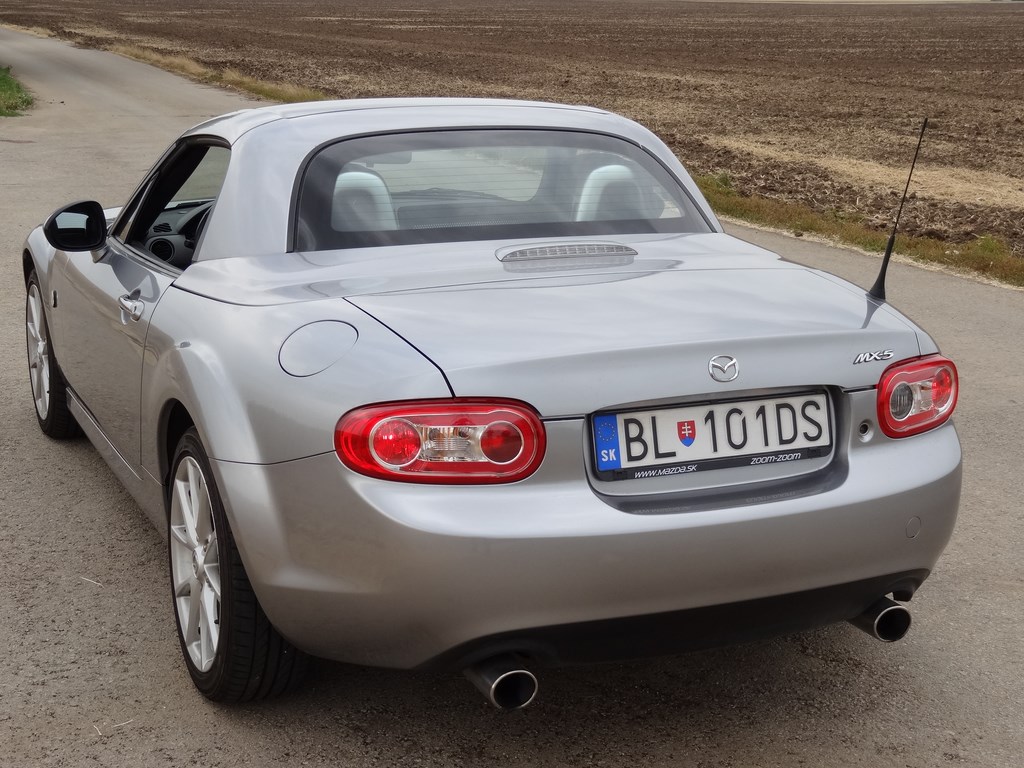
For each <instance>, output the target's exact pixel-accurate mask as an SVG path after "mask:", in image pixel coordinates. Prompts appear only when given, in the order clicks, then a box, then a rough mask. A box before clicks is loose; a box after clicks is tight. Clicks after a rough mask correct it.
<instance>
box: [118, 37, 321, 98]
mask: <svg viewBox="0 0 1024 768" xmlns="http://www.w3.org/2000/svg"><path fill="white" fill-rule="evenodd" d="M108 50H110V51H112V52H114V53H117V54H120V55H121V56H126V57H128V58H129V59H135V60H136V61H143V62H145V63H147V64H152V65H153V66H156V67H160V68H161V69H165V70H167V71H169V72H176V73H178V74H179V75H184V76H185V77H188V78H190V79H192V80H196V81H198V82H200V83H207V84H210V85H221V86H225V87H228V88H234V89H236V90H239V91H245V92H246V93H250V94H252V95H254V96H258V97H260V98H262V99H267V100H269V101H280V102H296V101H320V100H321V99H328V98H330V96H328V95H327V94H326V93H324V92H323V91H318V90H316V89H314V88H306V87H304V86H298V85H292V84H290V83H274V82H268V81H266V80H258V79H256V78H254V77H249V76H248V75H244V74H242V73H241V72H238V71H236V70H234V69H224V70H219V71H218V70H216V69H213V68H211V67H207V66H206V65H204V64H201V63H199V62H198V61H195V60H194V59H190V58H188V57H186V56H175V55H170V54H166V53H160V52H158V51H153V50H150V49H148V48H140V47H138V46H134V45H112V46H110V47H109V48H108Z"/></svg>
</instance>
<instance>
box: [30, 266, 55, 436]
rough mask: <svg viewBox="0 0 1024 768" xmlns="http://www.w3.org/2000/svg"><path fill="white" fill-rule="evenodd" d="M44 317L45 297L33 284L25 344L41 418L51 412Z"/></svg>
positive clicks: (34, 397)
mask: <svg viewBox="0 0 1024 768" xmlns="http://www.w3.org/2000/svg"><path fill="white" fill-rule="evenodd" d="M49 343H50V340H49V337H48V336H47V333H46V321H45V319H44V317H43V297H42V296H41V295H40V293H39V286H38V285H36V283H35V282H32V283H31V284H30V285H29V288H28V298H27V300H26V304H25V344H26V346H27V348H28V375H29V380H30V381H31V383H32V400H33V401H34V402H35V405H36V413H38V414H39V418H40V419H42V420H45V419H46V416H47V414H49V412H50V350H49Z"/></svg>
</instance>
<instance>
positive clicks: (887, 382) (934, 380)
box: [877, 355, 959, 437]
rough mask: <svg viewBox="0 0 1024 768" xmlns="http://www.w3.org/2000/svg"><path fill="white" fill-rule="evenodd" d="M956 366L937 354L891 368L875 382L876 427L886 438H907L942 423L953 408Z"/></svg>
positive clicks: (955, 392)
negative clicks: (878, 427)
mask: <svg viewBox="0 0 1024 768" xmlns="http://www.w3.org/2000/svg"><path fill="white" fill-rule="evenodd" d="M958 394H959V383H958V379H957V372H956V366H955V365H953V363H952V362H951V361H950V360H947V359H946V358H944V357H941V356H939V355H932V356H931V357H921V358H917V359H916V360H904V361H903V362H900V363H897V364H896V365H893V366H890V367H889V368H887V369H886V371H885V373H883V374H882V378H881V380H880V381H879V382H878V406H877V407H878V425H879V426H880V427H881V428H882V432H884V433H885V434H886V435H888V436H889V437H910V436H911V435H917V434H920V433H921V432H927V431H928V430H929V429H935V427H937V426H939V425H941V424H944V423H945V422H946V421H947V420H948V419H949V417H950V416H952V415H953V409H954V408H956V401H957V396H958Z"/></svg>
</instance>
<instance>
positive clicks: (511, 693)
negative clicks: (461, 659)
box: [465, 654, 537, 710]
mask: <svg viewBox="0 0 1024 768" xmlns="http://www.w3.org/2000/svg"><path fill="white" fill-rule="evenodd" d="M465 675H466V677H467V678H469V681H470V682H471V683H473V685H475V686H476V688H477V690H479V691H480V693H482V694H483V695H484V698H486V699H487V700H488V701H489V702H491V704H493V705H494V706H495V707H497V708H498V709H505V710H511V709H522V708H523V707H526V706H528V705H529V704H530V702H532V701H533V700H534V698H536V696H537V678H536V677H534V675H533V673H532V672H530V670H528V669H526V668H525V666H524V665H523V663H522V660H521V659H519V658H518V657H517V656H514V655H513V654H503V655H501V656H494V657H493V658H490V659H487V660H485V661H482V662H480V663H479V664H476V665H474V666H472V667H469V668H468V669H466V671H465Z"/></svg>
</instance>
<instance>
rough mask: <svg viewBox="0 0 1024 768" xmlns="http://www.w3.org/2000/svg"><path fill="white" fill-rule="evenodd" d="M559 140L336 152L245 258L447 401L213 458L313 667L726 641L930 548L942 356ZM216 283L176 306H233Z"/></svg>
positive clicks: (943, 418)
mask: <svg viewBox="0 0 1024 768" xmlns="http://www.w3.org/2000/svg"><path fill="white" fill-rule="evenodd" d="M615 119H616V120H618V118H615ZM593 120H595V121H596V120H597V118H593ZM474 124H476V123H474ZM480 124H483V123H480ZM507 124H509V123H508V122H506V123H505V125H507ZM609 125H611V124H609ZM570 129H571V126H570V125H561V126H559V127H558V129H557V130H552V131H535V130H525V129H524V130H515V131H513V130H509V129H505V128H501V129H497V128H496V129H493V130H490V129H488V130H482V129H476V128H474V129H473V130H466V131H460V130H454V129H453V130H451V131H444V130H436V131H432V132H430V133H429V134H416V133H409V132H402V133H398V132H396V133H394V134H381V135H380V136H379V137H376V136H375V137H369V138H367V137H359V138H356V139H353V140H351V141H346V142H342V141H339V142H336V143H335V144H333V145H331V146H329V147H327V148H326V149H323V150H322V151H321V152H320V154H319V155H316V156H314V157H313V159H312V160H311V161H310V162H309V164H308V167H306V168H305V170H304V175H302V176H301V177H300V178H301V179H302V185H305V186H302V185H300V188H299V189H298V194H297V198H296V204H295V211H296V213H295V216H296V221H295V233H294V244H295V249H296V250H298V251H300V252H301V253H300V254H297V255H296V259H294V260H293V261H287V260H281V259H277V260H274V261H273V263H272V264H271V263H270V262H269V261H268V262H267V265H266V268H263V267H261V266H260V264H261V262H260V261H259V260H258V259H254V260H252V261H251V265H252V267H251V268H252V269H254V270H262V271H260V272H258V276H259V278H260V281H262V283H263V287H262V288H261V290H263V294H262V295H261V296H260V297H257V299H255V300H254V301H260V302H266V303H270V302H272V301H282V302H283V301H286V300H288V297H289V296H292V295H302V296H303V297H305V299H306V300H308V299H309V297H311V296H313V295H314V294H315V297H316V298H317V299H318V300H319V301H323V302H328V303H329V302H331V301H334V302H345V303H346V305H347V307H348V308H349V309H351V308H352V307H355V308H357V309H358V310H360V312H361V313H362V315H361V319H360V320H359V321H358V322H354V321H351V320H348V321H347V322H353V324H354V325H355V326H357V328H356V329H357V330H359V331H360V333H361V330H360V327H359V324H360V323H363V324H371V325H375V327H377V328H378V330H380V329H387V330H388V331H389V332H390V333H392V334H394V336H395V337H396V338H397V339H400V340H401V341H402V342H403V343H404V344H407V347H408V350H407V351H408V353H409V354H410V355H414V356H416V358H417V360H419V362H420V363H422V362H423V360H424V359H426V360H429V361H430V363H432V364H433V366H435V367H436V369H437V370H438V371H440V372H441V374H442V375H443V378H444V382H445V383H446V384H447V386H448V388H449V389H450V395H451V396H450V397H442V398H438V397H437V395H436V392H434V391H430V392H426V391H425V392H424V395H423V397H419V398H418V397H415V396H411V397H410V396H409V387H408V386H406V387H405V390H404V394H403V395H402V396H401V397H397V396H394V395H393V394H391V393H389V391H388V389H387V387H382V388H380V390H379V391H376V392H375V393H374V394H373V396H372V397H367V398H364V399H363V400H361V401H359V402H350V403H334V404H329V405H325V406H324V408H323V409H322V410H323V416H322V419H321V422H322V426H323V427H324V428H325V429H328V428H329V433H328V432H325V434H324V436H325V437H326V438H327V439H328V440H329V439H330V438H333V447H334V450H333V451H331V452H323V453H319V454H317V455H313V456H305V457H295V458H294V460H289V461H281V462H277V463H274V464H259V463H244V462H231V461H216V462H214V470H215V472H216V473H217V475H218V482H219V484H220V485H221V487H225V488H230V489H231V493H230V497H229V498H227V499H225V504H226V505H227V506H228V513H229V517H230V518H231V519H232V528H233V530H235V532H236V538H237V539H238V543H239V548H240V550H241V552H242V555H243V558H244V560H245V562H246V564H247V568H248V573H249V576H250V579H251V580H252V583H253V586H254V588H255V590H256V593H257V595H258V597H259V599H260V602H261V604H262V605H263V607H264V609H265V610H266V612H267V615H268V616H269V617H270V619H271V620H272V621H273V623H274V624H275V626H277V627H278V628H279V629H280V630H281V632H282V633H283V634H285V635H286V636H287V637H288V638H289V639H290V640H292V641H293V642H294V643H295V644H296V645H297V646H299V647H300V648H302V649H304V650H307V651H309V652H311V653H314V654H316V655H319V656H325V657H329V658H335V659H340V660H344V661H349V662H355V663H361V664H371V665H381V666H393V667H420V666H431V665H439V666H452V667H457V668H459V667H462V668H464V667H467V666H472V665H474V664H477V663H479V662H482V661H484V660H487V659H491V658H494V657H501V656H503V655H505V654H507V653H515V654H520V655H522V656H526V657H529V658H532V659H534V660H535V661H539V662H553V663H571V662H577V661H594V660H601V659H608V658H617V657H624V656H625V657H629V656H636V655H643V654H645V653H662V652H673V651H677V650H683V649H687V648H695V647H704V646H709V645H716V644H720V643H728V642H735V641H740V640H745V639H750V638H753V637H760V636H768V635H772V634H777V633H780V632H788V631H793V630H797V629H801V628H805V627H810V626H815V625H820V624H823V623H829V622H834V621H841V620H845V619H852V618H854V617H856V616H858V615H860V614H862V613H863V612H864V611H866V610H868V609H869V608H870V607H871V606H872V605H873V604H875V603H876V601H878V599H879V598H881V597H883V596H885V595H893V596H894V597H896V598H897V599H899V600H908V599H910V597H912V595H913V593H914V592H915V590H916V589H917V588H918V587H919V586H920V585H921V583H922V582H923V581H924V580H925V579H926V578H927V576H928V574H929V573H930V572H931V570H932V568H933V567H934V565H935V562H936V560H937V559H938V557H939V555H940V553H941V552H942V550H943V548H944V547H945V545H946V543H947V541H948V540H949V537H950V535H951V532H952V530H953V526H954V522H955V518H956V510H957V504H958V500H959V493H960V448H959V443H958V440H957V436H956V433H955V430H954V428H953V426H952V423H951V422H950V421H949V417H950V414H951V413H952V410H953V408H954V407H955V403H956V386H957V384H956V371H955V367H954V366H953V365H952V363H950V362H949V361H947V360H945V359H944V358H941V357H940V356H939V355H938V350H937V348H936V346H935V345H934V343H933V342H932V341H931V339H930V338H928V336H927V335H926V334H925V333H924V332H923V331H921V330H920V329H918V328H917V327H915V326H914V325H913V324H912V323H911V322H910V321H909V320H907V319H906V318H905V317H903V316H902V315H900V314H899V313H898V312H896V311H895V310H893V309H891V308H890V307H888V306H887V305H884V304H880V303H879V302H877V301H875V300H873V299H870V298H869V297H867V296H865V294H864V292H863V291H860V290H858V289H857V288H856V287H855V286H852V285H850V284H847V283H843V282H842V281H839V280H837V279H835V278H832V277H831V276H828V275H825V274H822V273H818V272H814V271H811V270H807V269H804V268H802V267H800V266H798V265H794V264H789V263H786V262H784V261H782V260H780V259H779V258H778V257H777V256H775V255H774V254H770V253H767V252H765V251H761V250H760V249H757V248H754V247H752V246H749V245H747V244H745V243H742V242H740V241H737V240H734V239H732V238H729V237H727V236H726V235H723V234H721V233H720V232H717V231H715V230H716V229H717V225H716V223H715V222H714V221H713V220H712V217H709V216H708V214H707V209H706V204H705V203H704V201H702V200H695V198H694V196H693V194H694V193H693V192H692V183H690V182H689V181H688V179H687V183H686V184H682V183H680V182H679V181H678V179H679V178H684V177H685V172H684V171H683V170H682V169H681V167H678V163H675V164H674V165H673V164H672V162H674V161H670V160H669V159H668V158H670V157H671V156H670V153H669V152H668V150H667V149H665V148H664V147H658V146H656V147H654V148H653V149H652V150H651V151H649V152H648V151H647V150H645V149H644V148H643V147H642V146H641V145H640V144H639V143H637V141H635V140H633V139H617V138H614V137H613V136H611V135H610V129H609V131H606V132H602V131H601V130H599V129H600V126H598V125H597V124H596V123H595V125H588V127H587V130H585V131H583V130H582V129H581V131H580V132H578V133H579V135H580V136H582V137H583V138H580V137H579V136H577V135H576V134H575V133H574V132H573V131H572V130H570ZM396 131H397V128H396ZM556 134H557V135H556ZM638 135H639V134H638ZM552 136H554V138H552ZM650 138H651V139H653V137H650ZM378 139H380V141H378ZM643 140H644V141H648V138H647V137H646V136H645V137H643ZM460 142H462V143H460ZM545 142H547V144H545ZM620 145H621V146H620ZM626 145H628V146H626ZM495 164H497V165H498V166H501V167H500V172H499V170H494V169H493V168H492V166H495ZM489 168H490V169H491V170H488V169H489ZM438 169H440V171H439V172H438V173H437V174H436V175H434V176H432V175H431V174H432V173H435V172H437V171H438ZM495 179H497V182H495ZM673 179H675V181H673ZM495 184H497V186H495ZM503 184H504V185H505V186H504V187H502V185H503ZM313 266H315V267H316V269H315V271H314V270H313V269H312V267H313ZM204 270H205V268H204V267H203V265H196V266H194V267H192V268H191V269H190V270H189V272H187V273H186V274H185V278H184V280H183V281H182V287H184V288H186V289H187V290H192V291H195V292H197V293H200V292H203V291H210V292H211V295H212V294H213V293H216V290H222V291H223V296H224V297H226V299H225V300H230V301H234V302H236V303H245V302H246V301H248V300H249V299H247V298H246V296H245V295H243V293H242V292H244V290H247V289H246V288H245V286H246V285H247V284H253V283H254V282H255V281H246V280H237V279H236V280H234V281H233V282H232V283H231V285H228V284H227V282H225V284H224V286H222V287H221V288H216V287H214V288H211V287H209V286H204V285H202V283H201V281H202V280H203V279H205V278H206V277H207V276H210V277H211V279H212V278H214V277H216V275H217V274H218V270H216V269H214V268H210V269H209V270H208V271H204ZM219 272H220V273H221V274H223V275H228V274H229V271H228V270H227V269H222V270H219ZM189 281H191V282H189ZM232 291H234V292H235V293H231V292H232ZM361 343H362V342H357V343H356V344H355V346H354V347H353V349H352V351H351V352H350V353H348V354H349V356H350V357H349V358H346V359H342V360H341V361H340V362H339V363H337V364H336V365H335V366H334V368H332V369H330V370H329V371H328V372H327V373H321V374H318V376H320V377H326V379H325V380H328V381H329V380H330V379H331V377H332V376H339V375H342V372H341V371H340V369H343V368H344V367H345V366H346V365H347V364H348V362H349V361H350V358H351V356H356V358H358V359H359V360H362V361H369V360H372V359H373V358H372V355H373V354H374V353H373V350H369V349H367V348H366V347H365V346H360V344H361ZM360 356H361V357H360ZM361 367H362V368H366V365H363V364H362V363H361ZM332 408H333V409H334V410H331V409H332ZM307 410H308V409H307ZM318 439H319V437H318ZM254 510H255V512H254Z"/></svg>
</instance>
